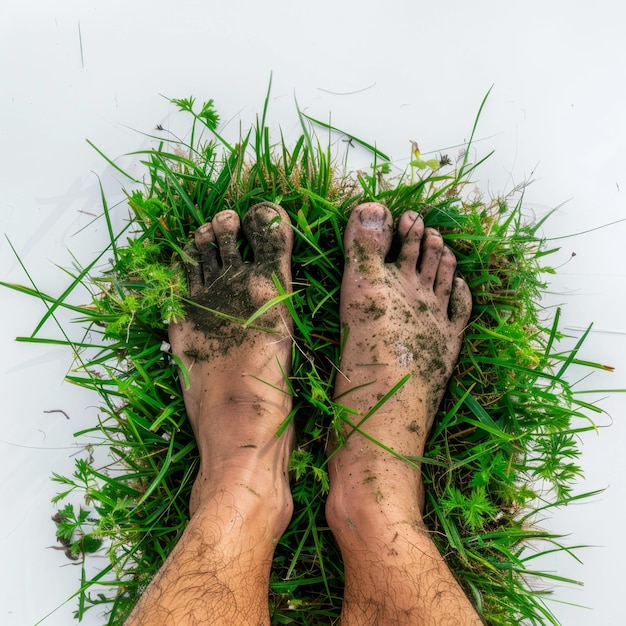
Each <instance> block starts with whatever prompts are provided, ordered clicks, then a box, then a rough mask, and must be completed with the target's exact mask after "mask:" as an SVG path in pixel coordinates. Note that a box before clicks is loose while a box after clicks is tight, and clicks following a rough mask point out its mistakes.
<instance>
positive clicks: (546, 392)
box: [3, 94, 603, 626]
mask: <svg viewBox="0 0 626 626" xmlns="http://www.w3.org/2000/svg"><path fill="white" fill-rule="evenodd" d="M268 96H269V94H268ZM172 102H173V103H174V104H175V105H176V106H177V107H178V109H179V110H180V112H181V114H184V115H187V116H188V117H189V120H190V132H189V135H188V136H189V140H188V141H182V140H180V139H178V138H176V137H174V136H171V135H166V138H163V139H159V140H158V145H157V146H156V147H155V148H154V149H151V150H146V151H141V152H138V153H137V154H136V156H137V158H139V159H140V160H141V163H142V164H143V166H144V167H145V172H146V176H145V180H144V181H143V182H142V185H141V187H140V188H138V189H137V188H136V189H135V190H133V191H130V192H128V206H129V209H130V220H129V221H128V222H127V224H126V226H125V227H124V228H123V229H122V230H121V231H120V232H116V231H115V230H114V229H113V226H112V220H111V215H110V211H109V208H108V206H107V203H106V198H105V197H104V195H103V197H102V201H103V218H104V220H105V221H106V224H107V225H108V229H109V235H110V243H109V246H108V247H107V249H106V250H104V251H103V252H102V253H101V255H99V257H98V258H97V259H95V260H94V261H93V262H92V263H90V264H89V265H87V266H86V267H84V268H83V267H78V268H74V269H73V270H71V271H70V272H69V273H70V276H71V281H70V284H69V285H68V288H67V289H66V290H65V291H64V293H63V294H61V296H58V297H53V296H49V295H46V294H44V293H41V292H40V291H39V290H38V289H37V288H36V287H35V284H34V282H33V283H32V286H31V287H25V286H19V285H6V284H5V286H8V287H11V288H13V289H17V290H19V291H21V292H23V293H26V294H29V295H31V296H35V297H37V298H40V299H41V300H43V302H44V303H45V304H46V307H47V312H46V314H45V315H44V316H43V319H42V320H41V322H40V324H38V326H37V328H36V329H35V331H34V332H33V334H32V335H31V336H30V337H20V338H18V340H20V341H31V342H32V341H35V342H47V343H54V344H63V345H67V346H68V347H69V348H70V349H71V350H73V352H74V354H75V356H76V364H75V368H74V369H73V371H72V373H71V374H70V375H69V376H68V377H67V378H68V380H69V381H71V382H73V383H75V384H77V385H80V386H82V387H86V388H88V389H92V390H94V391H96V392H97V393H98V394H99V395H100V398H101V407H100V418H99V422H98V424H97V425H95V426H93V427H91V428H88V429H86V430H84V431H81V432H80V433H77V435H91V436H93V438H94V445H98V446H102V447H104V448H105V449H106V451H107V461H106V462H104V463H98V462H96V461H95V460H94V459H93V458H91V457H90V455H89V454H88V451H86V453H85V455H84V456H83V457H82V458H79V459H77V461H76V469H75V471H74V473H73V474H72V475H71V476H59V475H54V477H53V478H54V480H55V481H56V482H58V483H59V485H60V488H61V491H60V492H59V494H58V496H57V497H56V498H55V503H57V504H58V505H59V506H60V507H61V508H60V511H59V513H58V515H57V516H56V520H57V528H58V530H57V536H58V537H59V539H60V540H61V542H62V544H63V545H64V546H65V547H66V550H67V551H69V552H70V554H71V556H72V557H73V558H80V559H82V563H83V578H82V581H81V585H80V588H79V589H78V590H77V592H76V594H75V596H76V599H77V603H78V606H77V611H76V617H77V618H78V619H81V618H82V617H83V616H84V614H85V612H86V611H87V610H88V609H90V608H92V607H94V606H97V607H100V608H104V609H106V611H107V612H108V616H109V617H108V619H109V621H108V623H109V624H110V625H112V626H113V625H120V624H122V623H123V621H124V619H125V617H126V616H127V615H128V613H129V612H130V610H131V609H132V607H133V606H134V604H135V602H136V600H137V599H138V597H139V596H140V594H141V592H142V590H143V589H144V588H145V586H146V584H147V583H148V582H149V580H150V579H151V577H152V576H153V574H154V573H155V572H156V571H157V570H158V569H159V567H160V566H161V564H162V563H163V561H164V560H165V558H166V556H167V554H168V553H169V551H170V550H171V548H172V547H173V546H174V545H175V543H176V541H177V540H178V539H179V537H180V535H181V533H182V532H183V530H184V528H185V525H186V523H187V521H188V508H187V503H188V499H189V494H190V490H191V486H192V483H193V480H194V476H195V473H196V471H197V467H198V457H197V450H196V445H195V441H194V438H193V435H192V432H191V429H190V427H189V425H188V422H187V419H186V416H185V411H184V406H183V401H182V396H181V386H180V383H181V381H179V379H178V369H177V363H176V359H174V358H173V357H172V355H171V354H170V352H169V346H168V344H167V324H168V323H169V321H170V320H173V319H176V318H180V317H181V316H182V312H183V308H182V302H183V301H184V298H185V296H186V284H185V280H184V277H183V273H182V271H181V269H180V266H181V260H183V259H186V258H187V257H186V253H185V251H184V248H185V245H186V244H187V242H189V241H190V238H191V236H192V233H193V231H194V230H195V229H196V228H197V227H198V226H200V225H201V224H203V223H204V222H206V221H208V220H210V219H211V218H212V217H213V216H214V215H215V213H216V212H217V211H220V210H222V209H226V208H229V209H234V210H235V211H237V212H238V213H239V214H240V215H243V214H244V213H245V212H246V210H247V209H248V208H249V207H250V206H252V205H253V204H255V203H257V202H259V201H262V200H269V201H272V202H276V203H278V204H280V205H282V206H283V207H284V208H285V210H286V211H287V212H288V213H289V215H290V217H291V220H292V224H293V228H294V232H295V246H294V251H293V272H294V275H293V278H294V284H295V288H296V291H295V293H294V295H293V296H292V297H291V298H289V299H287V300H285V304H286V306H287V308H288V310H289V313H290V314H291V316H292V317H293V320H294V327H295V331H294V340H295V346H294V350H293V374H292V376H291V378H290V385H291V386H292V389H293V394H294V413H293V415H294V419H295V421H296V425H297V432H298V435H299V439H298V446H297V449H296V450H295V451H294V453H293V455H292V458H291V470H292V491H293V497H294V501H295V512H294V515H293V519H292V522H291V524H290V525H289V527H288V529H287V531H286V533H285V535H284V536H283V538H282V539H281V541H280V543H279V545H278V547H277V550H276V555H275V559H274V567H273V573H272V579H271V585H270V600H271V603H270V604H271V612H272V623H273V624H316V625H319V624H332V623H335V621H336V619H337V617H338V615H339V611H340V606H341V596H342V586H343V571H342V563H341V557H340V554H339V551H338V549H337V547H336V545H335V543H334V541H333V538H332V536H331V534H330V532H329V529H328V527H327V525H326V521H325V518H324V500H325V496H326V493H327V491H328V476H327V472H326V456H325V453H324V442H325V440H326V436H327V433H328V430H329V429H330V428H333V429H336V430H339V428H338V426H339V425H340V421H341V419H342V418H345V416H344V415H343V413H342V409H341V408H340V407H339V406H338V405H336V404H335V403H334V402H333V401H332V389H333V383H334V377H335V375H336V367H335V364H336V363H338V355H339V350H340V345H339V317H338V299H339V287H340V283H341V274H342V268H343V249H342V233H343V230H344V227H345V224H346V221H347V218H348V215H349V213H350V210H351V208H352V207H353V206H355V205H356V204H357V203H358V202H360V201H363V200H377V201H379V202H382V203H383V204H385V205H386V206H387V207H389V209H390V210H391V212H392V214H393V215H394V217H398V216H399V215H400V214H401V213H402V212H403V211H405V210H407V209H414V210H416V211H418V212H420V213H421V214H422V215H423V217H424V220H425V222H426V224H427V225H428V226H433V227H436V228H438V229H439V230H440V231H441V232H442V234H443V236H444V239H445V241H446V243H447V245H448V246H450V247H451V248H452V249H453V251H454V252H455V254H456V256H457V259H458V272H459V274H460V275H461V276H463V277H464V278H465V280H466V281H467V282H468V284H469V285H470V288H471V290H472V293H473V298H474V310H473V313H472V318H471V322H470V324H469V327H468V329H467V332H466V335H465V339H464V347H463V351H462V354H461V357H460V360H459V362H458V365H457V367H456V370H455V373H454V376H453V378H452V380H451V382H450V385H449V388H448V390H447V393H446V396H445V399H444V401H443V403H442V405H441V407H440V410H439V415H438V418H437V420H436V422H435V427H434V430H433V432H432V434H431V436H430V440H429V444H428V447H427V450H426V453H425V454H426V458H425V459H423V462H422V468H423V475H424V480H425V482H426V484H427V493H428V496H427V502H426V523H427V525H428V527H429V528H430V530H431V531H432V533H433V538H434V539H435V541H436V543H437V545H438V547H439V549H440V550H441V552H442V554H445V555H446V557H445V558H446V561H447V563H448V564H449V566H450V568H451V569H452V571H453V572H454V574H455V576H456V577H457V579H458V580H459V582H460V584H461V585H462V586H463V588H464V589H465V590H466V591H467V592H468V595H469V597H470V598H471V599H472V600H473V602H474V604H475V606H476V607H477V609H478V611H479V613H480V614H481V616H482V617H483V618H484V620H485V621H486V622H487V623H490V624H511V625H513V624H515V625H517V624H519V623H521V622H522V621H524V620H526V623H528V624H546V623H551V624H556V623H557V621H556V619H555V618H554V617H553V616H552V614H551V613H550V610H549V608H548V607H547V606H546V603H545V593H544V592H543V591H534V590H533V589H532V588H531V587H530V584H529V577H532V578H533V579H536V578H539V579H543V580H544V581H547V582H550V581H551V580H557V581H562V580H563V579H562V578H560V577H558V576H555V575H553V574H549V573H545V572H538V571H536V570H535V569H534V567H533V563H534V559H535V558H536V556H537V550H536V548H535V551H533V552H532V553H531V552H529V551H527V550H526V549H525V548H526V547H527V546H528V545H529V542H533V545H534V546H537V544H538V542H542V543H543V545H545V548H544V551H545V552H546V553H549V552H551V551H554V550H565V551H568V552H569V551H570V548H567V547H565V546H564V545H562V543H561V538H560V536H558V535H554V534H552V533H549V532H546V531H543V530H541V529H540V528H537V527H536V526H535V525H534V524H533V519H534V517H535V515H536V514H537V513H538V512H540V511H543V510H545V509H548V508H550V507H556V506H562V505H566V504H568V503H571V502H574V501H577V500H580V499H584V498H585V497H588V496H589V495H591V494H578V493H576V492H575V486H576V483H577V481H578V480H579V478H580V475H581V470H580V467H579V465H578V457H579V454H580V451H579V448H578V442H577V439H576V436H577V435H578V434H579V433H580V432H583V431H585V430H591V429H593V428H594V424H593V421H592V419H591V418H590V416H593V414H597V413H598V412H600V409H599V408H598V407H596V406H595V405H594V404H591V403H587V402H585V401H583V399H582V398H581V396H580V395H579V394H578V393H577V392H576V390H575V389H574V387H573V386H572V385H571V384H570V383H569V382H568V381H567V379H566V375H567V371H568V368H569V367H570V366H572V365H574V364H578V365H582V366H584V367H587V368H602V367H603V366H601V365H598V364H595V363H589V362H582V361H580V360H579V359H578V358H577V353H578V350H579V348H580V345H581V344H582V343H583V341H584V340H585V339H586V334H585V335H583V337H582V338H581V340H580V341H579V342H578V344H576V346H575V347H574V348H573V349H563V348H561V347H560V341H561V340H562V339H563V334H562V332H561V331H560V329H559V311H558V310H556V311H553V312H547V311H543V309H542V307H541V306H540V304H539V302H540V298H541V293H542V290H543V289H544V288H545V286H546V284H545V277H546V276H547V275H549V274H551V273H553V270H552V268H551V267H550V265H549V264H548V263H549V262H548V260H547V257H548V256H549V255H550V254H551V253H552V252H554V250H551V249H549V248H548V247H547V246H546V242H545V241H544V240H543V239H542V237H541V234H540V227H541V222H539V223H532V222H528V221H527V220H526V219H525V216H524V215H523V211H522V202H521V199H520V197H519V194H518V196H510V197H503V198H498V199H495V200H492V199H487V198H485V197H483V196H481V195H480V194H478V193H477V192H476V191H475V190H474V188H473V185H471V184H470V183H471V177H472V173H473V171H474V170H475V168H476V167H477V166H478V165H480V163H475V164H472V163H470V161H469V154H470V152H469V149H468V150H466V151H464V152H463V153H462V154H461V155H460V156H459V158H458V159H457V160H456V162H455V163H453V162H452V159H451V158H450V157H449V156H447V155H442V156H441V157H440V158H439V159H437V160H429V161H424V160H423V159H422V158H421V157H420V154H419V151H418V150H417V146H414V149H413V151H412V155H411V161H410V164H409V166H408V168H407V170H406V171H405V172H404V173H403V174H401V175H399V176H398V175H393V174H392V163H390V161H389V159H388V157H387V156H386V155H385V154H384V153H383V152H381V151H379V150H377V149H375V148H373V147H372V146H371V145H369V144H367V143H366V142H364V141H362V140H358V139H357V138H354V137H352V139H353V140H356V141H357V142H358V143H359V144H360V146H361V147H364V148H366V149H369V151H370V155H371V161H372V164H371V167H370V168H369V169H368V170H367V171H358V172H357V173H355V174H350V173H349V172H346V171H343V169H342V168H341V167H340V166H338V165H337V162H336V160H335V159H334V158H333V155H332V152H331V143H330V140H327V141H326V142H323V141H322V140H320V139H319V137H318V135H317V133H316V132H315V131H316V129H320V128H321V129H322V130H323V134H325V135H327V136H330V134H331V133H334V132H337V131H336V129H332V128H330V127H329V126H327V125H325V124H322V123H320V122H318V121H316V120H312V119H310V118H308V117H307V116H306V115H304V114H303V113H301V112H299V117H300V121H301V123H302V134H301V135H300V137H299V138H298V139H297V140H296V141H295V142H294V143H293V145H292V146H288V145H286V143H285V142H284V141H283V140H280V141H278V142H277V143H274V141H273V138H272V137H270V132H269V130H268V128H267V125H266V115H267V106H268V99H266V101H265V106H264V108H263V111H262V114H261V116H260V118H259V120H258V121H257V123H256V124H255V125H254V126H253V127H252V128H251V129H250V130H249V131H248V132H247V133H246V134H244V135H243V136H242V137H240V138H239V140H238V141H237V143H234V144H231V143H229V142H228V141H226V139H224V138H223V137H222V136H221V135H220V134H219V132H218V129H219V116H218V113H217V110H216V108H215V106H214V103H213V102H212V101H209V102H206V103H200V104H199V103H196V102H195V101H194V99H193V98H188V99H178V100H172ZM481 109H482V106H481ZM477 121H478V116H477ZM475 128H476V126H474V130H475ZM472 136H473V133H472ZM470 143H471V141H470ZM94 147H95V146H94ZM468 147H469V146H468ZM96 149H97V148H96ZM103 156H104V155H103ZM105 158H107V157H105ZM107 161H108V162H109V163H110V164H112V165H113V166H114V167H116V168H117V169H118V170H119V168H118V167H117V165H115V163H114V162H113V161H112V160H110V159H108V158H107ZM119 171H121V170H119ZM127 176H128V178H129V180H131V181H132V180H133V179H132V177H130V176H129V175H127ZM134 182H137V181H134ZM516 198H517V199H516ZM243 254H244V258H245V257H246V256H248V255H249V250H247V249H246V248H245V246H244V248H243ZM108 257H110V258H111V259H112V262H111V266H110V268H109V269H107V270H105V271H103V272H101V271H98V270H97V269H96V267H97V263H98V261H99V260H100V259H102V258H108ZM3 284H4V283H3ZM83 287H86V288H87V289H88V290H89V292H90V293H91V294H92V296H93V297H92V301H91V302H89V303H88V304H85V305H83V306H76V305H71V304H70V303H69V296H70V294H72V293H73V292H74V291H75V290H76V289H78V288H83ZM60 308H66V309H70V310H71V311H73V312H74V313H76V314H77V316H78V317H77V319H76V322H77V323H78V324H80V325H81V327H82V328H83V329H84V332H85V339H84V341H82V342H74V341H70V340H69V339H68V337H67V335H66V334H65V332H64V331H63V328H61V331H62V333H61V338H59V339H47V338H42V337H40V330H41V328H42V326H43V324H44V323H45V322H46V321H47V320H48V319H49V318H50V317H54V315H55V311H57V310H58V309H60ZM87 337H89V339H87ZM407 462H415V459H407ZM75 494H79V495H80V496H81V498H82V499H83V501H84V505H83V507H82V508H81V507H77V506H74V505H72V504H69V503H67V499H68V497H69V496H70V495H72V496H74V495H75ZM63 502H66V503H65V504H64V505H62V504H61V503H63ZM93 552H98V553H99V554H106V556H107V557H108V565H107V566H106V567H104V568H103V569H102V571H101V572H100V573H98V574H97V575H95V576H92V577H89V576H88V575H87V574H86V571H87V570H86V568H85V562H86V559H87V555H88V554H90V553H93ZM570 582H573V581H570Z"/></svg>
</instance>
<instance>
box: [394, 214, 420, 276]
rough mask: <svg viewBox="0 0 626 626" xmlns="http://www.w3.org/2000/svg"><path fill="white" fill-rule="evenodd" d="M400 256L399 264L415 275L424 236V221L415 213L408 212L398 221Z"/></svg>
mask: <svg viewBox="0 0 626 626" xmlns="http://www.w3.org/2000/svg"><path fill="white" fill-rule="evenodd" d="M398 236H399V237H400V254H399V255H398V260H397V264H398V266H400V267H402V268H403V269H405V270H406V271H408V272H411V273H415V271H416V268H417V259H418V258H419V254H420V245H421V241H422V237H423V236H424V221H423V220H422V218H421V217H420V216H419V215H418V214H417V213H416V212H415V211H406V212H405V213H403V214H402V215H401V216H400V219H399V220H398Z"/></svg>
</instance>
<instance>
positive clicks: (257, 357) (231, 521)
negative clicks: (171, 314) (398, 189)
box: [126, 203, 293, 626]
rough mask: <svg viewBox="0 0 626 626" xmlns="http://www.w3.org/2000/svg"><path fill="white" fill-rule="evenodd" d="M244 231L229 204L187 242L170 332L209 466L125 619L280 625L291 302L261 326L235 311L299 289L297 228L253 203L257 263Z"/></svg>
mask: <svg viewBox="0 0 626 626" xmlns="http://www.w3.org/2000/svg"><path fill="white" fill-rule="evenodd" d="M239 230H240V223H239V218H238V216H237V214H236V213H235V212H234V211H229V210H228V211H222V212H220V213H218V214H217V215H216V216H215V218H214V219H213V221H212V222H210V223H207V224H205V225H203V226H202V227H200V228H199V229H198V230H197V232H196V234H195V242H194V244H193V245H192V246H191V247H189V248H188V253H189V254H190V256H192V258H194V259H195V261H196V263H194V264H191V263H190V264H189V265H187V266H186V269H187V279H188V285H189V291H190V301H191V302H190V303H189V304H188V305H187V307H186V319H185V320H184V321H183V322H181V323H179V324H173V325H172V327H171V328H170V331H169V335H170V342H171V345H172V351H173V353H174V355H175V356H176V357H178V358H179V359H180V360H181V362H182V363H183V365H184V367H185V369H186V371H187V374H188V381H189V385H188V387H187V388H185V389H184V390H183V394H184V399H185V406H186V409H187V413H188V417H189V420H190V422H191V426H192V428H193V430H194V433H195V436H196V439H197V442H198V448H199V451H200V463H201V466H200V470H199V474H198V477H197V479H196V482H195V483H194V487H193V491H192V496H191V502H190V512H191V519H190V522H189V524H188V526H187V528H186V530H185V532H184V533H183V535H182V536H181V538H180V541H179V542H178V544H177V545H176V547H175V549H174V550H173V551H172V553H171V554H170V556H169V557H168V559H167V560H166V562H165V563H164V565H163V567H162V568H161V570H160V571H159V572H158V573H157V575H156V576H155V578H154V580H153V581H152V582H151V583H150V585H149V586H148V588H147V589H146V591H145V593H144V595H143V596H142V598H141V600H140V602H139V603H138V605H137V607H136V608H135V610H134V611H133V613H132V614H131V616H130V617H129V619H128V621H127V623H126V626H139V625H142V626H148V625H150V626H154V625H155V624H158V625H159V626H170V625H171V626H186V625H188V624H189V625H191V624H215V625H220V624H223V625H224V626H226V625H228V626H230V625H232V624H238V625H239V624H241V625H248V624H249V625H254V626H258V625H260V624H269V612H268V584H269V575H270V566H271V562H272V556H273V553H274V547H275V544H276V541H277V540H278V538H279V537H280V536H281V534H282V533H283V531H284V529H285V528H286V526H287V524H288V522H289V519H290V518H291V513H292V508H293V504H292V500H291V493H290V490H289V483H288V476H287V471H288V463H289V455H290V452H291V449H292V447H293V425H291V424H290V425H288V426H287V427H286V428H285V429H284V430H283V431H282V434H280V436H277V433H278V432H279V431H280V429H281V426H282V425H284V423H285V422H286V420H287V419H288V416H289V413H290V411H291V404H292V400H291V396H290V395H289V393H288V386H287V384H286V377H287V376H288V375H289V374H290V366H291V329H292V324H291V321H290V319H289V316H288V314H287V311H286V310H285V308H284V306H281V305H276V306H274V307H272V308H270V309H269V310H268V311H266V312H265V313H264V314H263V315H262V316H261V317H259V318H258V319H257V320H256V321H255V324H254V325H252V326H251V327H250V328H245V327H244V326H242V324H241V323H239V322H238V321H233V320H232V318H237V319H244V320H245V319H247V318H249V317H250V316H251V315H252V314H253V313H254V312H255V311H256V310H258V308H259V307H260V306H262V305H264V304H265V303H267V302H268V301H269V300H271V299H272V298H274V297H276V296H277V295H278V292H277V289H276V286H275V282H274V281H275V280H276V279H277V280H279V281H280V283H281V284H282V286H283V287H284V289H285V290H290V289H291V267H290V266H291V248H292V242H293V232H292V230H291V225H290V223H289V218H288V216H287V215H286V213H285V212H284V211H283V210H282V209H281V208H280V207H278V206H276V205H273V204H271V203H262V204H259V205H256V206H254V207H252V208H251V209H250V210H249V211H248V213H247V214H246V216H245V218H244V223H243V232H244V235H245V238H246V239H247V241H248V243H249V244H250V246H251V247H252V250H253V253H254V261H253V262H252V263H244V262H243V261H242V259H241V256H240V254H239V248H238V243H237V238H238V234H239ZM215 311H218V312H219V313H222V314H226V315H227V316H230V319H229V318H227V317H223V316H220V315H216V313H215ZM182 380H184V377H183V376H182V375H181V381H182Z"/></svg>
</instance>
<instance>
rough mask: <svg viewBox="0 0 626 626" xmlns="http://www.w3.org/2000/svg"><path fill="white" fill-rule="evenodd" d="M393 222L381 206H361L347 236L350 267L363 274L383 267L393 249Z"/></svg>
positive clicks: (350, 222)
mask: <svg viewBox="0 0 626 626" xmlns="http://www.w3.org/2000/svg"><path fill="white" fill-rule="evenodd" d="M392 234H393V218H392V217H391V213H390V212H389V209H387V208H386V207H384V206H383V205H382V204H378V203H377V202H366V203H364V204H359V206H357V207H356V208H355V209H354V210H353V211H352V213H351V214H350V218H349V219H348V224H347V225H346V231H345V233H344V248H345V255H346V264H347V265H348V266H353V267H357V268H359V269H360V271H361V272H364V271H368V270H369V269H372V268H373V266H376V265H379V266H380V265H382V263H383V262H384V259H385V256H386V254H387V253H388V252H389V248H390V247H391V239H392Z"/></svg>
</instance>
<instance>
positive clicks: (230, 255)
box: [212, 209, 243, 269]
mask: <svg viewBox="0 0 626 626" xmlns="http://www.w3.org/2000/svg"><path fill="white" fill-rule="evenodd" d="M240 226H241V224H240V221H239V216H238V215H237V213H235V211H231V210H230V209H227V210H225V211H220V212H219V213H216V214H215V217H214V218H213V221H212V227H213V232H214V233H215V239H216V240H217V246H218V249H219V255H220V258H221V261H222V267H223V268H224V269H226V268H228V267H238V266H240V265H241V264H242V263H243V261H242V260H241V255H240V254H239V249H238V247H237V235H238V234H239V228H240Z"/></svg>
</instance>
